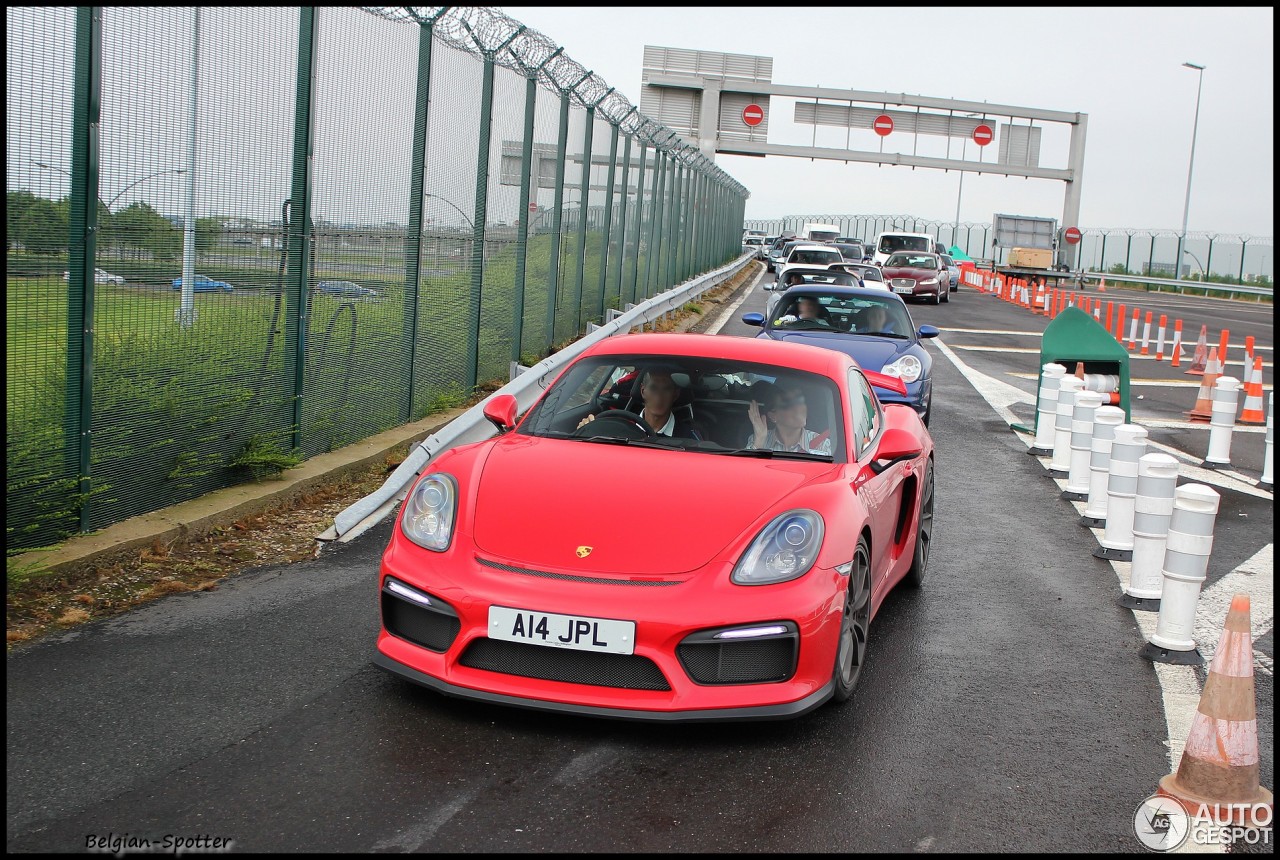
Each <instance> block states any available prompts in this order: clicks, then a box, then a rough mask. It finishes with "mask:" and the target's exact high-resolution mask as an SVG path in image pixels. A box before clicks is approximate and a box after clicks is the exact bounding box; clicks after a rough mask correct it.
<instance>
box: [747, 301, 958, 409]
mask: <svg viewBox="0 0 1280 860" xmlns="http://www.w3.org/2000/svg"><path fill="white" fill-rule="evenodd" d="M742 321H743V322H744V323H746V324H747V325H752V326H760V328H761V329H762V331H761V332H760V334H758V335H756V337H758V338H769V339H771V340H785V341H790V342H791V343H806V344H810V345H812V346H821V347H824V348H826V349H834V350H839V351H840V352H843V353H845V354H846V355H848V356H850V357H852V358H853V360H854V361H856V362H857V363H858V366H859V367H861V368H862V369H863V370H871V371H875V372H877V373H882V374H884V375H885V376H893V377H897V378H898V379H901V380H902V381H903V382H904V383H905V384H906V387H907V393H906V394H905V395H904V394H901V393H900V392H897V391H891V390H887V389H885V390H881V389H879V388H877V390H876V395H877V396H878V397H879V398H880V400H881V402H883V403H905V404H907V405H909V406H911V407H912V408H913V409H915V410H916V412H918V413H919V414H920V418H921V420H922V421H924V423H925V424H926V425H927V424H928V423H929V405H930V401H931V397H932V394H933V377H932V375H931V371H932V369H933V357H932V356H931V355H930V354H929V351H928V350H926V349H925V348H924V344H923V343H922V341H923V340H924V339H925V338H930V337H937V336H938V329H937V328H936V327H935V326H931V325H922V326H920V327H919V328H917V327H916V325H915V322H914V321H913V320H912V319H911V314H910V313H909V312H908V311H907V306H906V304H904V303H903V301H902V299H901V297H899V296H897V295H894V294H893V293H889V292H886V291H884V290H878V289H874V288H866V287H846V286H838V285H830V284H800V285H797V286H794V287H791V288H790V289H788V290H787V291H786V292H783V293H781V294H778V295H776V296H774V297H772V298H771V299H770V301H769V307H768V314H767V315H766V314H758V313H747V314H743V315H742ZM873 384H874V382H873Z"/></svg>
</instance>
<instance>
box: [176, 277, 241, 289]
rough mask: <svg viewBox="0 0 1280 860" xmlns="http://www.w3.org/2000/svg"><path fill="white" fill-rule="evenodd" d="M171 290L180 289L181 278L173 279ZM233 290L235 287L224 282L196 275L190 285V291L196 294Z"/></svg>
mask: <svg viewBox="0 0 1280 860" xmlns="http://www.w3.org/2000/svg"><path fill="white" fill-rule="evenodd" d="M173 288H174V289H175V290H180V289H182V278H174V279H173ZM234 289H235V287H233V286H231V285H230V284H228V283H227V282H226V281H215V280H214V279H213V278H211V277H209V276H208V275H196V277H195V280H194V282H193V283H192V290H193V291H195V292H197V293H219V292H221V293H229V292H231V291H232V290H234Z"/></svg>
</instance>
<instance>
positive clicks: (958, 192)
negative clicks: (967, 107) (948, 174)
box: [951, 113, 982, 245]
mask: <svg viewBox="0 0 1280 860" xmlns="http://www.w3.org/2000/svg"><path fill="white" fill-rule="evenodd" d="M965 116H966V117H969V118H970V119H972V118H973V117H975V116H982V114H977V113H967V114H965ZM970 136H971V134H966V135H965V137H964V143H962V144H961V145H960V160H961V161H964V156H965V153H967V152H968V151H969V137H970ZM963 193H964V168H961V169H960V187H958V188H957V189H956V223H955V226H954V227H952V228H951V243H952V244H953V245H954V244H956V241H955V236H956V234H957V233H959V232H960V195H961V194H963Z"/></svg>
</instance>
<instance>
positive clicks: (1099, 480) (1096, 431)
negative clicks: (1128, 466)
mask: <svg viewBox="0 0 1280 860" xmlns="http://www.w3.org/2000/svg"><path fill="white" fill-rule="evenodd" d="M1123 423H1124V410H1123V409H1121V408H1120V407H1119V406H1099V407H1098V410H1097V411H1096V412H1094V414H1093V438H1092V439H1091V440H1090V442H1089V500H1088V501H1087V502H1086V503H1085V506H1084V514H1083V515H1081V517H1080V525H1082V526H1085V527H1087V528H1091V529H1096V528H1101V527H1102V526H1103V525H1104V524H1105V523H1106V521H1107V475H1108V473H1109V472H1110V469H1111V442H1112V440H1114V439H1115V438H1116V427H1118V426H1119V425H1121V424H1123Z"/></svg>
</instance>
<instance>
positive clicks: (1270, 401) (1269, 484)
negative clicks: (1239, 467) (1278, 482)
mask: <svg viewBox="0 0 1280 860" xmlns="http://www.w3.org/2000/svg"><path fill="white" fill-rule="evenodd" d="M1275 396H1276V395H1275V392H1274V391H1273V392H1271V393H1270V394H1268V395H1267V448H1266V453H1265V454H1264V455H1263V456H1262V478H1261V479H1260V480H1259V481H1258V487H1259V488H1261V489H1263V490H1270V489H1272V488H1273V487H1274V486H1275V476H1274V475H1272V474H1271V424H1272V409H1274V408H1275V402H1274V398H1275Z"/></svg>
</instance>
